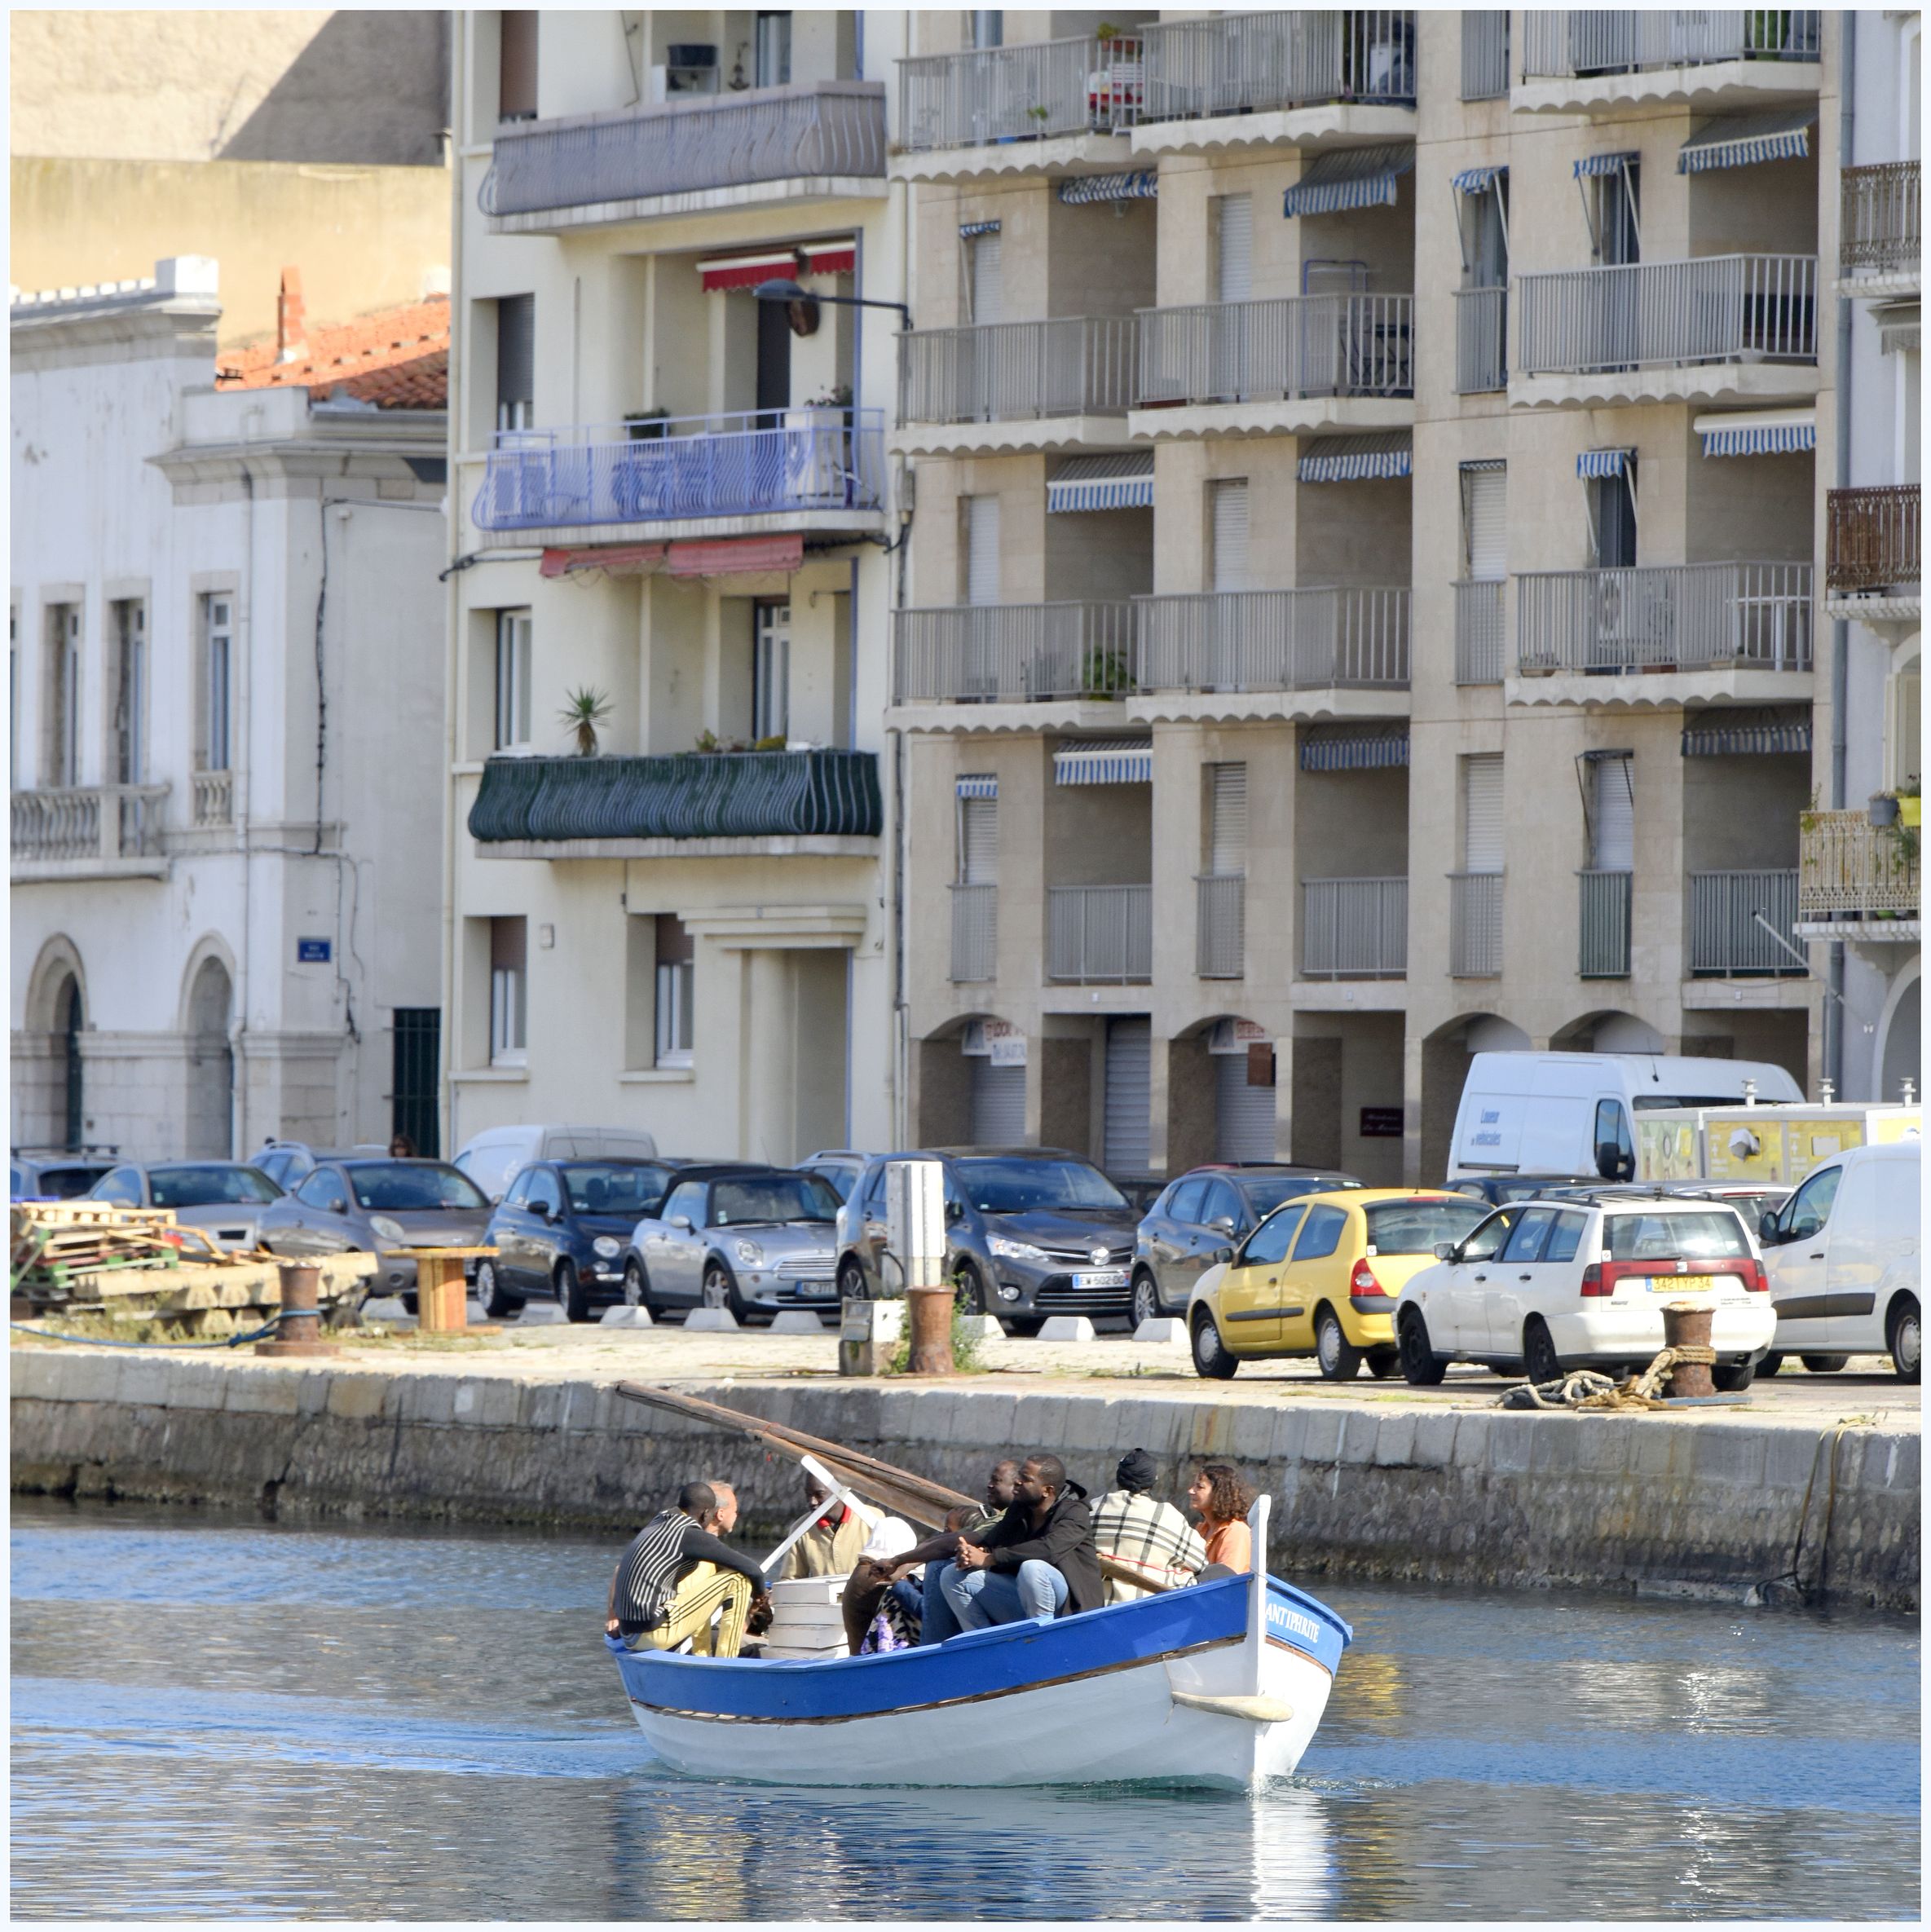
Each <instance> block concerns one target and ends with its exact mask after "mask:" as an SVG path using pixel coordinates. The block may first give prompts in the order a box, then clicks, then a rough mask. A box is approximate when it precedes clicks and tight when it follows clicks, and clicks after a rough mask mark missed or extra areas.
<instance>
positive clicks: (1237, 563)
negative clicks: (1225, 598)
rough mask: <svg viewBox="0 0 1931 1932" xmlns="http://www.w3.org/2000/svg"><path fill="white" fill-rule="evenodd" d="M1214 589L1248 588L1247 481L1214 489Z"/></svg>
mask: <svg viewBox="0 0 1931 1932" xmlns="http://www.w3.org/2000/svg"><path fill="white" fill-rule="evenodd" d="M1213 489H1214V505H1213V510H1214V514H1213V524H1214V588H1215V589H1216V590H1245V589H1246V588H1247V479H1246V478H1245V477H1244V476H1243V477H1239V478H1237V479H1234V480H1232V481H1231V482H1228V483H1215V485H1214V486H1213Z"/></svg>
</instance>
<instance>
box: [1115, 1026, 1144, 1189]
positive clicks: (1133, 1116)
mask: <svg viewBox="0 0 1931 1932" xmlns="http://www.w3.org/2000/svg"><path fill="white" fill-rule="evenodd" d="M1152 1118H1153V1022H1152V1021H1148V1020H1114V1021H1110V1022H1109V1024H1108V1026H1107V1029H1106V1159H1105V1161H1104V1163H1103V1164H1104V1167H1105V1169H1106V1171H1107V1172H1108V1173H1109V1174H1144V1173H1145V1172H1146V1171H1147V1170H1148V1167H1149V1166H1150V1165H1151V1163H1152V1161H1153V1137H1152V1133H1151V1128H1150V1123H1151V1121H1152Z"/></svg>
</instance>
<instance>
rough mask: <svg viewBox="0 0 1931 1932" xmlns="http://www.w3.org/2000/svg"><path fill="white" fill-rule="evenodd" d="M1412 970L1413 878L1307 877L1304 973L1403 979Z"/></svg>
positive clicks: (1303, 887)
mask: <svg viewBox="0 0 1931 1932" xmlns="http://www.w3.org/2000/svg"><path fill="white" fill-rule="evenodd" d="M1407 972H1408V880H1406V879H1405V878H1401V879H1303V880H1302V881H1301V977H1302V978H1303V979H1400V978H1402V977H1404V975H1405V974H1406V973H1407Z"/></svg>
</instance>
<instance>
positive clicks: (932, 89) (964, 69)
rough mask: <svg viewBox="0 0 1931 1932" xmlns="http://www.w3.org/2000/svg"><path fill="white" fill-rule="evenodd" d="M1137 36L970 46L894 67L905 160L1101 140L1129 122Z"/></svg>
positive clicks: (1136, 81)
mask: <svg viewBox="0 0 1931 1932" xmlns="http://www.w3.org/2000/svg"><path fill="white" fill-rule="evenodd" d="M1143 84H1144V68H1142V65H1141V53H1140V40H1139V37H1138V36H1137V35H1135V34H1131V33H1120V34H1115V35H1113V37H1111V38H1110V39H1108V40H1100V39H1099V38H1097V37H1095V36H1091V35H1089V36H1087V37H1085V38H1083V39H1073V40H1046V41H1034V42H1029V43H1027V44H1025V45H1021V46H1010V47H970V48H968V49H966V50H965V51H963V52H961V53H957V54H926V55H918V56H916V57H915V58H913V59H911V60H901V61H900V62H899V64H898V126H899V139H900V141H901V143H902V145H903V146H904V147H905V148H906V149H907V150H908V151H909V152H912V153H915V154H916V153H929V152H932V151H933V150H935V149H941V148H973V147H982V146H985V145H986V144H988V143H992V142H995V141H996V142H1001V143H1005V142H1013V141H1038V140H1049V139H1052V138H1053V137H1054V136H1055V135H1082V134H1110V133H1112V132H1113V131H1115V130H1118V129H1120V128H1123V127H1131V126H1132V125H1133V123H1134V121H1135V120H1137V119H1138V117H1139V113H1140V95H1141V91H1142V87H1143Z"/></svg>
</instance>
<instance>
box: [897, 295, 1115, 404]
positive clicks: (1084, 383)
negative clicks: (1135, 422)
mask: <svg viewBox="0 0 1931 1932" xmlns="http://www.w3.org/2000/svg"><path fill="white" fill-rule="evenodd" d="M1137 333H1138V331H1137V325H1136V324H1135V321H1134V320H1133V318H1132V317H1131V315H1126V316H1107V317H1086V316H1069V317H1067V318H1065V320H1054V321H1050V322H986V323H981V324H978V325H977V326H975V327H969V328H963V329H917V330H915V331H914V332H913V333H911V334H910V335H902V336H901V337H899V338H898V345H899V346H898V420H899V421H901V422H929V423H948V422H1034V421H1040V420H1042V419H1043V418H1045V417H1055V416H1115V415H1119V414H1121V413H1122V412H1124V411H1125V410H1126V409H1128V408H1131V405H1132V402H1133V372H1134V355H1135V340H1136V337H1137Z"/></svg>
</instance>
